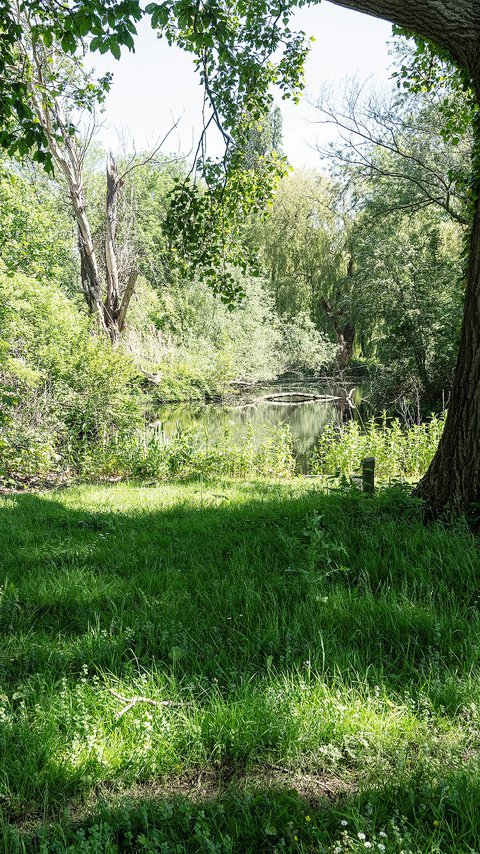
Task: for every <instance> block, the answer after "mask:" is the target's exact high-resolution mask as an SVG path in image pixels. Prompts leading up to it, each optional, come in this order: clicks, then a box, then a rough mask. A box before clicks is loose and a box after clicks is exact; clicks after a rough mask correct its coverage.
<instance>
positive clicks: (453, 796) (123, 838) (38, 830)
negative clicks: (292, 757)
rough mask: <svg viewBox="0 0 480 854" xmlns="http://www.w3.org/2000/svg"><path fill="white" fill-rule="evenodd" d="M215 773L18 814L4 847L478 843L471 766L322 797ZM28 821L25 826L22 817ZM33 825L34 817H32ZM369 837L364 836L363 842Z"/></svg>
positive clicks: (400, 848)
mask: <svg viewBox="0 0 480 854" xmlns="http://www.w3.org/2000/svg"><path fill="white" fill-rule="evenodd" d="M277 778H278V779H275V777H274V775H270V778H269V777H268V775H267V774H266V773H265V772H263V774H262V775H261V776H259V777H257V778H255V776H254V775H252V776H251V777H250V778H248V779H247V778H243V779H242V778H237V779H233V780H232V779H231V778H230V779H229V782H228V784H225V781H222V780H221V778H220V777H218V778H217V779H216V780H213V779H210V780H209V779H206V778H205V776H203V777H200V775H199V777H198V780H197V781H194V780H193V779H192V778H191V779H189V780H187V779H184V780H183V782H182V784H180V785H179V786H177V787H175V786H172V787H171V789H170V791H169V790H168V785H167V786H166V787H164V789H163V791H161V790H160V787H157V791H155V786H149V787H144V789H143V790H142V789H141V788H137V789H136V790H133V791H132V792H130V793H129V794H128V795H123V796H121V797H115V796H112V795H111V794H110V795H107V794H106V793H105V792H104V793H103V797H102V796H100V797H99V799H98V800H97V803H96V805H95V807H94V808H93V809H91V810H90V811H89V810H88V809H87V810H82V814H81V815H80V814H79V815H77V817H76V818H74V819H72V817H71V816H68V818H67V819H66V820H65V819H64V821H63V823H57V824H56V825H52V824H50V825H49V824H45V823H44V824H39V823H38V822H34V823H32V822H28V821H26V822H25V823H24V825H23V827H13V826H11V825H10V826H8V827H7V826H5V828H4V830H5V835H4V838H3V842H4V848H3V850H4V851H5V852H8V854H18V852H22V854H30V852H56V854H60V852H62V854H63V852H65V854H67V852H68V854H80V852H82V854H85V852H88V854H90V852H91V854H100V852H102V854H103V852H158V854H165V853H166V852H176V854H180V852H191V854H199V852H209V854H212V852H213V854H228V852H237V854H262V853H263V852H284V851H287V852H292V854H293V852H295V853H296V854H299V852H319V851H324V852H327V851H328V852H335V854H338V852H344V851H364V850H365V848H370V849H372V850H375V851H382V852H384V851H387V852H411V854H413V852H415V854H427V852H428V854H433V852H451V854H461V853H462V854H463V853H464V854H467V852H470V854H473V852H475V851H476V850H478V839H479V832H478V831H479V827H478V803H479V799H480V781H479V777H478V774H476V773H475V772H469V771H468V769H463V770H461V771H459V770H449V771H448V772H447V773H446V774H445V775H444V777H443V779H442V780H441V782H438V781H437V780H434V781H432V780H431V779H428V778H423V777H422V775H421V773H420V774H417V775H416V777H415V778H413V779H412V778H410V779H409V780H408V782H407V781H405V782H403V783H402V782H400V783H399V782H398V781H396V780H393V779H392V780H391V781H388V780H385V781H383V784H382V785H381V786H380V785H379V786H375V787H366V788H364V790H363V791H362V792H361V793H358V792H350V791H348V790H344V791H340V792H337V793H336V795H335V797H330V798H328V797H326V795H325V791H322V790H321V789H320V787H317V789H315V785H314V784H313V783H312V782H311V780H310V781H307V782H305V780H302V778H301V776H300V775H297V776H296V777H294V776H292V778H291V780H290V781H288V780H286V779H281V777H280V775H277ZM29 823H30V824H31V826H30V827H28V824H29ZM34 825H35V826H34ZM365 842H367V845H365Z"/></svg>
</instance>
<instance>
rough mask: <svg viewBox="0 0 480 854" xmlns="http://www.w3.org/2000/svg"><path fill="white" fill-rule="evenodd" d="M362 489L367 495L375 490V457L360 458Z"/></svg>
mask: <svg viewBox="0 0 480 854" xmlns="http://www.w3.org/2000/svg"><path fill="white" fill-rule="evenodd" d="M362 489H363V491H364V492H365V493H367V494H368V495H373V493H374V492H375V457H365V459H364V460H362Z"/></svg>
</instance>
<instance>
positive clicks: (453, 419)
mask: <svg viewBox="0 0 480 854" xmlns="http://www.w3.org/2000/svg"><path fill="white" fill-rule="evenodd" d="M417 494H418V495H420V496H421V497H422V498H424V499H425V500H426V501H427V503H428V505H429V509H430V512H431V515H433V516H435V515H438V513H439V512H441V511H442V510H443V509H444V508H446V507H448V508H452V509H454V510H460V511H467V510H469V509H470V508H472V506H473V505H475V504H478V503H479V502H480V199H479V198H478V195H477V199H476V202H475V216H474V221H473V227H472V235H471V245H470V263H469V270H468V282H467V289H466V292H465V307H464V315H463V323H462V332H461V338H460V349H459V353H458V360H457V366H456V369H455V376H454V381H453V386H452V393H451V397H450V402H449V405H448V415H447V420H446V423H445V428H444V431H443V436H442V439H441V441H440V444H439V447H438V451H437V453H436V454H435V457H434V458H433V460H432V463H431V465H430V468H429V469H428V471H427V473H426V475H425V476H424V478H423V480H422V481H421V482H420V484H419V486H418V488H417Z"/></svg>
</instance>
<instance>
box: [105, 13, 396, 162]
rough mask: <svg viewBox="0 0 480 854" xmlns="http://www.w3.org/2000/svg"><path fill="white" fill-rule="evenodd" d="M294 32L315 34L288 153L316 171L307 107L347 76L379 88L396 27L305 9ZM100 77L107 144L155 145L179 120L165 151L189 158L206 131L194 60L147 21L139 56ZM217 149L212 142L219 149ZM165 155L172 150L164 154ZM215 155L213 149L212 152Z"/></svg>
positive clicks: (291, 109) (110, 62) (287, 124)
mask: <svg viewBox="0 0 480 854" xmlns="http://www.w3.org/2000/svg"><path fill="white" fill-rule="evenodd" d="M294 27H295V28H296V29H303V30H304V31H305V32H306V33H307V35H313V36H315V39H316V41H315V42H314V44H313V46H312V50H311V53H310V57H309V59H308V62H307V66H306V75H305V77H306V93H305V97H304V98H303V99H302V101H301V102H300V104H298V105H295V104H292V103H290V102H288V101H281V102H279V103H280V106H281V109H282V115H283V132H284V150H285V153H286V154H287V156H288V158H289V160H290V162H291V164H292V165H293V166H295V167H297V168H298V167H302V166H310V167H314V166H317V167H318V166H319V157H318V154H317V153H316V152H315V149H314V146H315V141H316V140H317V139H319V140H322V139H323V140H324V139H325V138H326V136H325V135H326V133H327V131H326V130H325V129H323V128H322V127H321V126H319V125H315V124H312V121H313V122H314V121H315V110H314V109H313V108H312V107H311V106H310V105H309V103H308V101H309V100H310V99H312V98H313V99H315V98H316V97H317V96H318V94H319V93H320V91H321V89H322V86H325V84H327V85H330V86H331V88H332V90H333V92H336V91H338V92H341V90H342V87H343V84H344V82H345V80H346V78H348V77H352V76H356V77H358V78H359V79H360V80H365V79H366V78H367V77H373V80H374V81H377V82H378V83H379V85H382V84H384V83H385V81H386V80H387V79H388V74H389V72H388V69H389V66H390V64H391V58H390V57H389V54H388V46H387V40H388V39H390V37H391V25H390V24H388V23H386V22H384V21H379V20H377V19H375V18H371V17H367V16H366V15H361V14H359V13H358V12H351V11H349V10H346V9H341V8H339V7H338V6H333V5H331V4H330V3H322V4H321V5H316V6H312V7H310V8H303V9H301V10H299V11H298V12H297V13H296V15H295V18H294ZM95 67H96V70H97V71H98V72H101V73H103V72H104V71H106V70H107V69H108V70H110V71H113V72H114V83H113V87H112V91H111V92H110V94H109V96H108V99H107V103H106V111H105V114H104V116H103V119H104V126H103V127H102V128H101V130H100V133H99V139H100V141H101V142H102V143H103V144H104V145H105V146H106V147H110V148H113V149H114V150H115V149H118V148H119V137H120V136H121V135H123V136H125V135H127V136H129V137H130V138H131V139H133V141H134V143H135V147H136V148H137V150H141V149H145V148H147V147H150V146H151V145H153V144H154V143H155V142H156V141H157V140H158V139H159V138H160V137H162V136H163V135H164V134H165V132H166V131H167V130H168V128H170V127H171V126H172V123H173V120H176V119H180V123H179V126H178V128H177V129H176V130H175V131H174V133H173V134H172V136H171V137H170V138H169V141H168V146H167V148H168V151H170V152H171V151H177V150H178V151H179V152H182V153H188V152H189V151H190V150H191V149H192V146H193V143H194V140H197V139H198V134H199V130H200V128H201V106H202V90H201V87H200V86H199V84H198V80H197V76H196V74H195V71H194V69H193V65H192V59H191V57H189V56H188V55H187V54H185V53H183V52H182V51H181V50H179V49H177V48H171V47H169V46H168V45H167V43H166V42H165V41H164V40H158V39H157V38H156V35H155V33H154V32H153V31H152V30H151V29H150V26H149V23H148V22H147V21H144V22H142V24H141V26H140V27H139V34H138V38H137V40H136V52H135V54H128V53H125V54H123V55H122V57H121V59H120V60H119V61H118V62H116V61H115V60H114V59H113V58H112V57H111V56H109V57H108V59H107V58H106V57H99V58H98V59H96V60H95ZM214 146H215V143H214ZM165 153H167V151H165ZM211 153H213V154H217V153H218V151H215V150H214V149H213V150H212V151H211Z"/></svg>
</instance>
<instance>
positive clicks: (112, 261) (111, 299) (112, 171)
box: [105, 152, 121, 344]
mask: <svg viewBox="0 0 480 854" xmlns="http://www.w3.org/2000/svg"><path fill="white" fill-rule="evenodd" d="M120 187H121V182H120V180H119V177H118V170H117V166H116V163H115V160H114V158H113V154H112V153H111V152H110V154H109V155H108V158H107V199H106V217H107V220H106V230H105V276H106V296H105V324H106V326H107V330H108V334H109V336H110V340H111V342H112V344H115V343H116V341H117V340H118V336H119V334H120V330H119V328H118V317H119V312H120V284H119V279H118V264H117V245H116V235H117V220H118V191H119V189H120Z"/></svg>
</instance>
